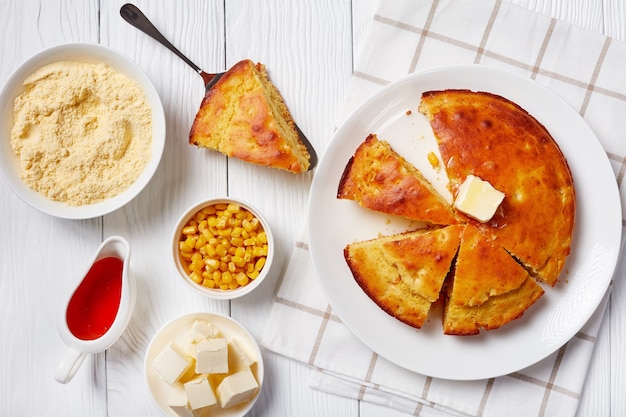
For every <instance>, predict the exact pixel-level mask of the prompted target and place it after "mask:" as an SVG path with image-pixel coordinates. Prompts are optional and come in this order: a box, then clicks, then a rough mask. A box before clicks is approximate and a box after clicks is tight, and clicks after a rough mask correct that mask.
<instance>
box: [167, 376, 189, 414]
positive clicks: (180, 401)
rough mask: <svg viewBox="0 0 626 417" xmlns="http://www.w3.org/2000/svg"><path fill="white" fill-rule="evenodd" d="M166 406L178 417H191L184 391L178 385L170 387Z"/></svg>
mask: <svg viewBox="0 0 626 417" xmlns="http://www.w3.org/2000/svg"><path fill="white" fill-rule="evenodd" d="M168 404H169V406H170V408H171V409H172V411H173V412H175V413H176V414H177V415H179V416H180V417H193V414H192V412H191V408H189V401H188V400H187V394H186V393H185V389H184V388H183V386H182V385H181V384H180V383H176V384H174V385H172V389H171V391H170V396H169V399H168Z"/></svg>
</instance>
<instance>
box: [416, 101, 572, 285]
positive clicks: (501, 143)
mask: <svg viewBox="0 0 626 417" xmlns="http://www.w3.org/2000/svg"><path fill="white" fill-rule="evenodd" d="M420 112H422V113H424V114H425V115H426V116H427V118H428V119H429V120H430V125H431V127H432V129H433V132H434V133H435V137H436V139H437V143H438V145H439V150H440V152H441V157H442V159H443V165H444V166H445V167H446V172H447V174H448V177H449V179H450V190H451V191H452V194H453V195H455V196H456V195H457V193H458V188H459V186H460V185H461V184H462V183H463V181H464V180H465V178H466V177H467V176H468V175H470V174H472V175H475V176H478V177H480V178H481V179H483V180H485V181H489V183H490V184H491V185H492V186H493V187H494V188H496V189H497V190H499V191H501V192H503V193H504V194H505V195H506V197H505V198H504V201H503V202H502V204H501V205H500V209H499V210H498V211H497V212H496V213H495V215H494V216H493V218H491V220H489V222H487V223H485V224H484V225H482V226H481V228H483V229H484V230H486V231H488V232H490V233H493V234H494V235H495V236H496V237H497V239H498V242H499V243H500V245H502V246H503V247H504V248H506V250H507V251H508V252H509V253H511V254H512V255H513V256H514V257H515V258H517V259H518V260H519V261H520V262H522V263H523V264H524V266H525V267H526V268H527V269H529V270H530V271H531V273H532V275H534V276H536V277H537V278H539V279H541V280H542V281H544V282H546V283H548V284H550V285H552V286H554V285H555V284H556V282H557V279H558V276H559V273H560V272H561V269H562V268H563V264H564V262H565V258H566V256H567V255H568V254H569V252H570V243H571V238H572V233H573V229H574V218H575V207H576V202H575V195H574V183H573V180H572V176H571V173H570V170H569V167H568V165H567V161H566V160H565V158H564V156H563V154H562V153H561V150H560V149H559V147H558V146H557V144H556V142H555V141H554V140H553V139H552V137H551V136H550V133H549V132H548V131H547V130H546V129H545V127H543V126H542V125H541V124H540V123H539V122H538V121H537V120H536V119H535V118H534V117H532V116H531V115H529V114H528V113H527V112H526V111H525V110H524V109H522V108H521V107H519V106H518V105H517V104H515V103H512V102H511V101H509V100H507V99H505V98H503V97H500V96H497V95H494V94H490V93H484V92H473V91H469V90H444V91H430V92H426V93H424V94H423V95H422V101H421V104H420Z"/></svg>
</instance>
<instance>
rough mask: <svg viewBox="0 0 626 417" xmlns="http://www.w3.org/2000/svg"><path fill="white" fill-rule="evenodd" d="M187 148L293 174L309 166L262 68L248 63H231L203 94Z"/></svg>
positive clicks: (283, 103)
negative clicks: (201, 149)
mask: <svg viewBox="0 0 626 417" xmlns="http://www.w3.org/2000/svg"><path fill="white" fill-rule="evenodd" d="M189 143H191V144H194V145H197V146H199V147H203V148H208V149H213V150H217V151H219V152H222V153H224V154H225V155H228V156H230V157H235V158H239V159H242V160H244V161H247V162H252V163H255V164H259V165H264V166H269V167H274V168H280V169H284V170H287V171H290V172H293V173H300V172H304V171H306V170H307V169H308V168H309V165H310V163H309V160H310V155H309V153H308V151H307V149H306V146H305V145H304V144H303V143H302V141H301V140H300V136H299V135H298V131H297V129H296V125H295V123H294V121H293V119H292V117H291V114H290V112H289V109H288V108H287V106H286V105H285V102H284V100H283V97H282V96H281V94H280V92H279V91H278V89H277V88H276V86H275V85H274V84H272V82H271V81H270V80H269V78H268V75H267V71H266V69H265V66H264V65H263V64H260V63H257V64H254V63H253V62H252V61H250V60H249V59H246V60H243V61H240V62H238V63H237V64H235V65H234V66H233V67H232V68H231V69H229V70H228V71H227V72H226V73H225V74H224V75H223V76H222V77H221V78H220V79H219V81H217V83H215V85H213V86H212V87H211V88H210V89H209V90H208V91H207V92H206V95H205V97H204V99H203V100H202V103H201V104H200V109H199V110H198V112H197V114H196V117H195V119H194V121H193V125H192V127H191V131H190V134H189Z"/></svg>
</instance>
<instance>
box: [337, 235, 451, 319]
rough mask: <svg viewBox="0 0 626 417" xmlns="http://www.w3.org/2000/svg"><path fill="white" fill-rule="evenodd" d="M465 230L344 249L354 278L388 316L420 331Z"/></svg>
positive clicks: (398, 237) (400, 237) (383, 239)
mask: <svg viewBox="0 0 626 417" xmlns="http://www.w3.org/2000/svg"><path fill="white" fill-rule="evenodd" d="M462 229H463V226H460V225H455V226H448V227H445V228H438V229H431V230H417V231H413V232H407V233H403V234H400V235H394V236H384V237H379V238H376V239H372V240H368V241H362V242H355V243H353V244H349V245H347V246H346V248H345V249H344V257H345V259H346V262H347V263H348V266H349V267H350V270H351V272H352V275H353V276H354V278H355V280H356V282H357V283H358V284H359V286H360V287H361V288H362V289H363V291H364V292H365V293H366V294H367V295H368V296H369V297H370V299H372V301H374V302H375V303H376V304H377V305H378V306H379V307H380V308H381V309H382V310H384V311H385V312H387V314H389V315H391V316H393V317H395V318H397V319H398V320H401V321H402V322H404V323H406V324H408V325H410V326H413V327H416V328H418V329H419V328H421V327H422V325H423V323H424V321H425V320H426V318H427V317H428V312H429V310H430V307H431V305H432V303H433V302H435V301H437V299H438V298H439V293H440V292H441V287H442V285H443V282H444V279H445V277H446V275H447V274H448V271H449V270H450V266H451V264H452V261H453V259H454V256H455V255H456V252H457V249H458V247H459V242H460V234H461V231H462Z"/></svg>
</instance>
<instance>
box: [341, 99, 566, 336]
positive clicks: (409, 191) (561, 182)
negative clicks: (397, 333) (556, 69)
mask: <svg viewBox="0 0 626 417" xmlns="http://www.w3.org/2000/svg"><path fill="white" fill-rule="evenodd" d="M419 110H420V112H422V113H423V114H424V115H425V116H426V117H427V118H428V120H429V121H430V125H431V127H432V129H433V132H434V134H435V139H436V141H437V144H438V147H439V151H440V154H441V158H442V164H441V165H442V166H443V167H445V169H446V173H447V176H448V178H449V180H450V183H449V189H450V191H451V192H452V195H453V197H454V206H452V205H450V204H449V203H447V201H445V200H443V199H441V198H434V201H435V203H434V204H433V203H431V202H430V200H424V197H423V194H421V193H414V192H413V189H414V185H413V184H414V182H415V180H412V181H408V180H406V177H407V176H409V177H410V178H412V179H415V178H417V179H420V180H419V181H418V182H419V183H420V184H421V183H427V181H426V180H423V179H422V178H423V177H422V176H421V174H420V173H419V171H418V170H417V169H416V168H415V167H413V166H412V165H411V164H409V163H408V162H406V160H404V159H403V158H402V157H401V156H399V155H396V154H395V153H394V152H393V151H392V150H391V148H390V147H389V146H388V144H382V143H381V142H378V141H377V139H376V137H375V135H373V134H371V135H369V136H368V138H367V139H366V140H365V141H364V142H363V143H362V144H361V145H360V146H359V148H358V149H357V150H356V152H355V155H354V156H353V157H352V158H351V159H350V160H349V162H348V164H347V166H346V169H345V171H344V173H343V175H342V177H341V179H340V182H339V192H338V194H337V197H338V198H349V199H353V200H355V201H357V202H358V203H359V204H361V205H362V206H364V207H367V208H369V209H372V210H375V211H379V212H381V213H393V214H404V212H408V211H409V210H414V209H415V208H416V207H419V210H420V214H419V215H420V216H421V217H420V218H419V219H420V220H423V221H426V222H430V223H435V224H437V223H438V224H439V225H440V226H438V227H439V228H438V229H435V230H430V229H426V230H424V231H414V232H406V233H404V234H400V235H394V236H379V237H377V238H375V239H372V240H366V241H361V242H353V243H351V244H349V245H347V246H346V248H345V249H344V257H345V259H346V262H347V264H348V266H349V268H350V270H351V272H352V275H353V277H354V279H355V281H356V282H357V283H358V284H359V285H360V286H361V288H362V289H363V290H364V292H365V293H366V294H367V295H368V296H369V297H370V298H371V299H372V300H374V301H375V302H376V303H377V304H378V305H379V306H380V307H381V309H383V310H384V311H385V312H387V313H388V314H390V315H392V316H394V317H396V318H397V319H399V320H401V321H403V322H405V323H407V324H409V325H411V326H413V327H416V328H421V326H422V324H423V320H424V319H425V317H426V315H427V313H428V310H429V308H430V303H432V301H433V300H436V299H437V297H438V296H439V295H440V294H441V295H442V296H443V301H444V305H443V317H442V321H443V331H444V333H445V334H449V335H474V334H478V333H479V332H480V330H481V329H485V330H492V329H497V328H499V327H501V326H503V325H505V324H507V323H509V322H510V321H512V320H515V319H517V318H519V317H521V316H522V315H523V314H524V312H525V311H526V310H527V309H528V308H529V307H530V306H531V305H533V304H534V303H535V302H536V301H537V300H538V299H539V298H540V297H541V296H542V295H543V294H544V290H543V288H542V287H541V285H539V283H538V282H537V281H541V282H544V283H547V284H549V285H551V286H554V285H556V283H557V280H558V276H559V274H560V272H561V270H562V268H563V265H564V263H565V258H566V257H567V255H568V254H569V252H570V244H571V239H572V234H573V228H574V217H575V209H576V203H575V192H574V184H573V180H572V176H571V173H570V170H569V167H568V165H567V161H566V160H565V157H564V156H563V154H562V153H561V151H560V149H559V148H558V146H557V144H556V142H554V140H553V139H552V137H551V136H550V134H549V132H548V131H547V130H546V129H545V128H544V127H543V126H542V125H541V124H540V123H539V122H538V121H537V120H535V118H533V117H532V116H531V115H530V114H528V113H527V112H526V111H525V110H523V109H522V108H521V107H519V106H518V105H516V104H515V103H512V102H510V101H509V100H507V99H505V98H503V97H500V96H497V95H494V94H490V93H483V92H472V91H469V90H445V91H430V92H426V93H424V94H423V95H422V101H421V104H420V107H419ZM432 159H433V158H432V157H430V158H429V162H431V165H432V167H433V168H435V167H436V166H437V165H436V164H434V163H433V161H432ZM389 161H391V162H389ZM415 172H417V174H415ZM424 188H425V189H426V190H429V188H428V185H425V186H424ZM431 191H432V190H431ZM430 194H431V195H430V197H431V198H432V197H433V196H434V197H437V196H436V193H435V192H434V191H432V192H431V193H430ZM397 202H400V203H398V204H396V203H397ZM424 202H426V206H427V205H428V204H433V206H432V208H433V210H432V211H429V210H428V207H423V206H422V205H423V204H424ZM390 207H392V208H394V209H395V208H396V207H402V211H403V212H402V213H397V212H393V210H390ZM405 207H406V208H405ZM407 208H408V209H407ZM445 212H449V213H451V215H450V219H447V220H444V221H442V217H440V216H439V213H445ZM433 213H435V214H433ZM433 216H435V217H433ZM451 228H455V229H451ZM451 230H456V231H455V232H452V233H453V234H454V235H455V236H456V239H447V240H446V242H447V244H448V246H446V247H445V249H443V248H441V247H439V246H437V245H436V244H435V243H433V242H430V243H428V246H429V248H430V252H429V251H426V250H424V248H423V247H421V246H419V245H418V244H417V242H422V243H423V242H426V239H425V238H426V237H427V236H429V235H430V234H433V233H440V234H441V233H446V232H448V233H449V231H451ZM459 230H460V231H459ZM442 250H443V252H442ZM444 253H445V254H444ZM450 254H452V255H451V256H452V257H453V258H450ZM438 261H443V262H444V263H445V264H446V265H447V267H446V268H443V269H437V268H435V267H433V262H438ZM444 269H445V271H444ZM448 271H449V272H448ZM424 274H427V275H428V278H425V276H424ZM444 278H445V281H443V280H444ZM424 283H430V285H428V286H426V287H427V288H430V290H431V291H433V292H432V293H431V294H429V295H428V296H426V295H425V294H424V293H423V292H420V289H423V288H424Z"/></svg>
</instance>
